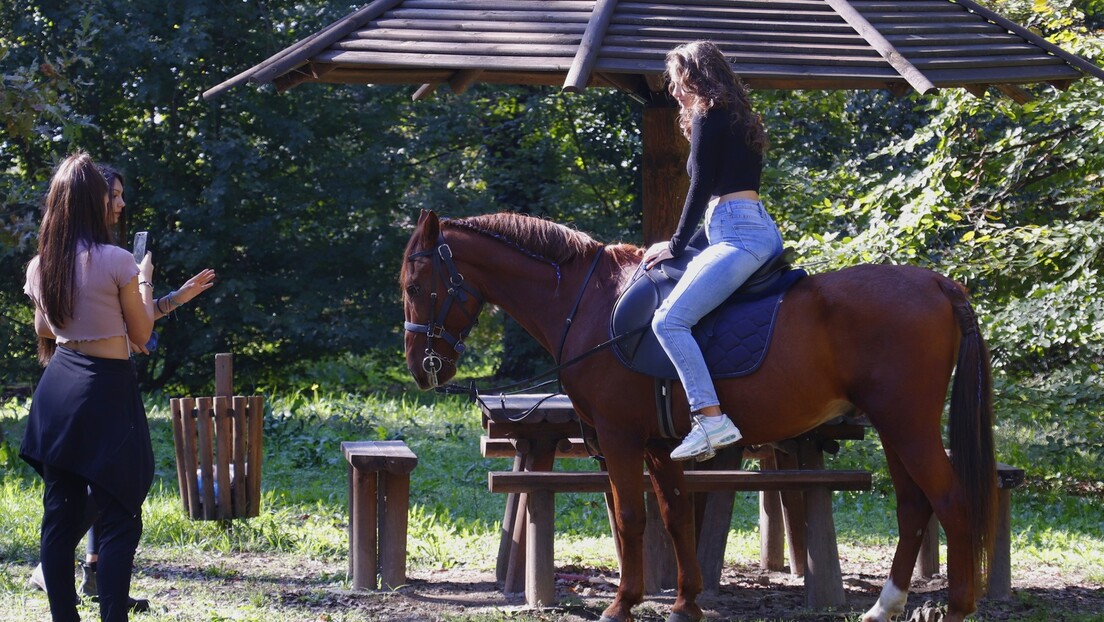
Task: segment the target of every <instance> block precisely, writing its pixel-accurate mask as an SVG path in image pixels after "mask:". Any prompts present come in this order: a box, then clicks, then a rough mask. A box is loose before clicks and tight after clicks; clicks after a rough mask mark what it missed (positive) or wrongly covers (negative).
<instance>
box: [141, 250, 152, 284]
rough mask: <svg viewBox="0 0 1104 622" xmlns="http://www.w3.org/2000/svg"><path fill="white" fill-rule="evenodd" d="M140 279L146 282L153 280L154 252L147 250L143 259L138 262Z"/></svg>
mask: <svg viewBox="0 0 1104 622" xmlns="http://www.w3.org/2000/svg"><path fill="white" fill-rule="evenodd" d="M138 280H139V281H145V282H146V283H152V282H153V253H151V252H149V251H146V254H145V256H144V257H142V261H139V262H138Z"/></svg>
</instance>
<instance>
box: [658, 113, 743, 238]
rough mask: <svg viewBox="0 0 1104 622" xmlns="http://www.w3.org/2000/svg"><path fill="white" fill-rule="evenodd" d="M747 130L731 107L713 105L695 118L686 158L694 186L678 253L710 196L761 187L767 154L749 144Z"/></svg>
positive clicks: (684, 210) (678, 234) (679, 234)
mask: <svg viewBox="0 0 1104 622" xmlns="http://www.w3.org/2000/svg"><path fill="white" fill-rule="evenodd" d="M745 132H746V126H745V125H744V124H743V123H739V124H737V125H736V126H735V127H734V126H733V124H732V116H731V115H730V114H729V111H728V109H727V108H710V109H709V110H708V111H707V112H706V113H705V114H704V115H698V116H696V117H695V118H694V120H693V123H692V128H691V133H690V156H689V158H688V159H687V161H686V171H687V173H689V174H690V189H689V191H688V192H687V193H686V203H685V204H683V207H682V217H681V218H679V224H678V228H677V229H675V234H674V235H673V236H672V237H671V244H670V248H671V254H672V255H674V256H675V257H678V256H679V255H681V254H682V251H683V250H684V249H685V248H686V245H687V243H689V241H690V236H692V235H693V234H694V230H695V229H697V227H698V223H699V222H701V219H702V216H704V215H705V210H706V207H707V206H708V205H709V199H710V198H712V197H719V196H723V195H725V194H728V193H730V192H740V191H742V190H754V191H756V192H758V191H759V182H760V178H761V176H762V173H763V155H762V154H760V153H757V152H756V151H755V150H753V149H752V148H751V147H749V146H748V144H747V138H746V137H745Z"/></svg>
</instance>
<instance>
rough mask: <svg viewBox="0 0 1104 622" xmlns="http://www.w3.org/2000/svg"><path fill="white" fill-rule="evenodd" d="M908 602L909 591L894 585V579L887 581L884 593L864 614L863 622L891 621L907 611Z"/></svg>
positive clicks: (883, 589)
mask: <svg viewBox="0 0 1104 622" xmlns="http://www.w3.org/2000/svg"><path fill="white" fill-rule="evenodd" d="M906 602H908V591H907V590H906V591H901V590H899V589H897V586H896V585H893V579H892V578H891V579H889V580H887V581H886V584H885V587H883V588H882V593H881V595H880V596H878V602H876V603H874V606H873V607H871V608H870V611H867V612H866V615H864V616H863V618H862V619H863V622H889V621H890V620H892V619H893V618H896V617H897V616H899V615H902V614H904V613H905V603H906Z"/></svg>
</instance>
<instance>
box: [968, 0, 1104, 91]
mask: <svg viewBox="0 0 1104 622" xmlns="http://www.w3.org/2000/svg"><path fill="white" fill-rule="evenodd" d="M952 1H953V2H955V3H956V4H958V5H959V6H961V7H963V8H965V9H967V10H969V11H973V12H974V13H977V14H978V15H980V16H982V17H984V18H985V19H987V20H989V21H991V22H993V23H994V24H996V25H998V26H1000V27H1001V28H1004V29H1007V30H1008V31H1009V32H1013V33H1015V34H1017V35H1019V36H1021V37H1023V38H1024V39H1027V40H1028V41H1030V42H1031V43H1033V44H1035V45H1037V46H1039V47H1040V48H1042V49H1043V50H1045V51H1047V52H1050V53H1051V54H1053V55H1055V56H1057V57H1058V58H1060V59H1062V60H1064V61H1066V62H1067V63H1069V64H1071V65H1073V66H1074V67H1076V68H1078V69H1080V70H1081V71H1083V72H1085V73H1087V74H1090V75H1093V76H1096V77H1097V78H1098V79H1101V80H1104V69H1101V68H1100V67H1098V66H1096V65H1095V64H1093V63H1091V62H1089V61H1088V60H1086V59H1085V58H1082V57H1081V56H1078V55H1077V54H1071V53H1069V52H1067V51H1065V50H1063V49H1062V48H1060V47H1058V46H1057V45H1054V44H1053V43H1051V42H1050V41H1047V40H1046V39H1044V38H1042V37H1040V36H1039V35H1037V34H1035V33H1033V32H1031V31H1030V30H1028V29H1027V28H1024V27H1023V26H1021V25H1019V24H1017V23H1015V22H1013V21H1010V20H1008V19H1005V18H1004V17H1001V16H1000V15H998V14H996V13H994V12H992V11H990V10H989V9H987V8H985V7H983V6H981V5H980V4H978V3H976V2H973V0H952Z"/></svg>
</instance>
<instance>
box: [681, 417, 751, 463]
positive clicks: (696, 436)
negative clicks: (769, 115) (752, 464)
mask: <svg viewBox="0 0 1104 622" xmlns="http://www.w3.org/2000/svg"><path fill="white" fill-rule="evenodd" d="M710 418H711V417H710ZM706 419H707V417H705V416H703V415H695V416H694V417H693V421H692V425H691V427H690V433H689V434H687V435H686V438H684V439H682V444H681V445H679V446H678V447H676V448H675V450H674V451H672V452H671V459H672V460H689V459H691V458H694V459H696V460H698V461H699V462H700V461H702V460H709V459H710V458H712V457H713V456H714V455H716V453H717V450H718V449H721V448H722V447H728V446H729V445H731V444H733V443H735V442H737V441H739V440H740V439H741V438H743V434H740V430H739V429H738V428H737V427H736V424H734V423H732V420H731V419H729V418H728V417H727V416H725V415H721V423H720V425H717V426H714V425H711V424H710V423H707V422H706Z"/></svg>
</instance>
